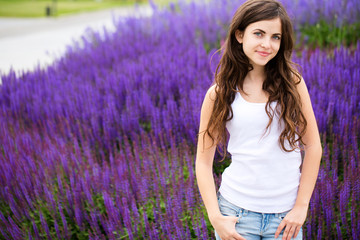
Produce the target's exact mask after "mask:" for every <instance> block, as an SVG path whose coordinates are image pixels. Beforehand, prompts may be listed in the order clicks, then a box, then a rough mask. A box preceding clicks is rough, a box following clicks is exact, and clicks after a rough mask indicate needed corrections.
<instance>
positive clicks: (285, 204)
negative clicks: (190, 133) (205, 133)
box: [219, 92, 301, 213]
mask: <svg viewBox="0 0 360 240" xmlns="http://www.w3.org/2000/svg"><path fill="white" fill-rule="evenodd" d="M265 105H266V103H251V102H248V101H246V100H245V99H244V98H243V97H242V96H241V94H240V93H239V92H237V93H236V96H235V100H234V102H233V103H232V105H231V107H232V109H233V118H232V119H231V120H230V121H228V122H227V124H226V128H227V130H228V131H229V133H230V139H229V143H228V152H229V153H231V155H232V162H231V164H230V166H229V167H227V168H226V169H225V171H224V172H223V174H222V182H221V186H220V190H219V191H220V193H221V195H222V196H223V197H224V198H225V199H227V200H228V201H229V202H231V203H233V204H235V205H237V206H238V207H241V208H244V209H247V210H250V211H255V212H262V213H280V212H285V211H288V210H290V209H292V208H293V206H294V204H295V200H296V196H297V191H298V186H299V182H300V165H301V152H300V150H295V151H293V152H285V151H283V150H282V148H281V146H280V143H279V141H278V139H279V136H280V133H281V132H282V128H283V124H280V125H279V117H278V115H277V114H274V118H273V122H272V124H271V128H269V129H268V131H267V132H266V133H265V129H266V126H267V124H268V122H269V117H268V116H267V114H266V111H265ZM271 106H272V108H273V109H275V107H276V102H272V103H271ZM264 133H265V134H264ZM285 146H286V149H290V147H289V143H288V142H287V141H286V142H285Z"/></svg>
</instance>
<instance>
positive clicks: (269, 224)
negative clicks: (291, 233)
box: [215, 192, 302, 240]
mask: <svg viewBox="0 0 360 240" xmlns="http://www.w3.org/2000/svg"><path fill="white" fill-rule="evenodd" d="M218 203H219V207H220V212H221V214H222V215H224V216H236V217H238V218H239V219H238V221H237V223H236V225H235V228H236V231H237V232H238V233H239V234H240V235H241V236H242V237H244V238H245V239H246V240H260V239H262V240H270V239H271V240H273V239H275V232H276V230H277V228H278V226H279V224H280V222H281V221H282V219H283V218H284V217H285V216H286V214H287V213H288V212H289V211H287V212H282V213H258V212H252V211H249V210H246V209H243V208H240V207H237V206H235V205H234V204H232V203H230V202H229V201H227V200H226V199H225V198H224V197H223V196H221V194H220V193H219V192H218ZM283 232H284V229H283V230H282V231H281V234H280V235H279V237H278V238H277V240H281V239H282V234H283ZM215 237H216V240H221V238H220V237H219V235H218V234H217V233H216V231H215ZM292 239H294V238H292ZM295 239H296V240H301V239H302V228H301V229H300V232H299V233H298V235H297V237H296V238H295Z"/></svg>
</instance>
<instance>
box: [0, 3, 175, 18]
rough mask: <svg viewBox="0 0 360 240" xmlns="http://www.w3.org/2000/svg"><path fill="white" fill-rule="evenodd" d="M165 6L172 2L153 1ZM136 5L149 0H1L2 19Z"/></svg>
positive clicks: (61, 14)
mask: <svg viewBox="0 0 360 240" xmlns="http://www.w3.org/2000/svg"><path fill="white" fill-rule="evenodd" d="M153 2H154V3H155V4H157V5H160V6H163V5H167V4H169V3H170V2H176V1H174V0H173V1H171V0H153ZM135 3H138V4H148V3H149V1H148V0H0V17H45V16H46V8H47V7H49V8H51V9H54V8H53V7H54V6H55V9H56V12H55V11H54V12H53V13H54V15H55V16H63V15H67V14H72V13H79V12H86V11H94V10H100V9H106V8H112V7H126V6H132V5H134V4H135Z"/></svg>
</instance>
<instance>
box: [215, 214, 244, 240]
mask: <svg viewBox="0 0 360 240" xmlns="http://www.w3.org/2000/svg"><path fill="white" fill-rule="evenodd" d="M238 219H239V218H238V217H234V216H223V215H221V216H218V217H216V218H215V219H213V220H212V221H211V223H212V225H213V227H214V228H215V231H216V232H217V234H218V235H219V236H220V238H221V240H234V239H235V240H246V239H245V238H244V237H242V236H241V235H240V234H239V233H238V232H237V231H236V230H235V225H236V222H237V220H238Z"/></svg>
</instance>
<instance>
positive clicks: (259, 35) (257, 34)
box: [254, 32, 262, 37]
mask: <svg viewBox="0 0 360 240" xmlns="http://www.w3.org/2000/svg"><path fill="white" fill-rule="evenodd" d="M254 34H255V35H256V36H258V37H261V35H262V34H261V32H256V33H254Z"/></svg>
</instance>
